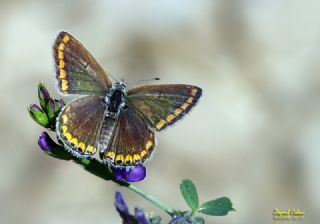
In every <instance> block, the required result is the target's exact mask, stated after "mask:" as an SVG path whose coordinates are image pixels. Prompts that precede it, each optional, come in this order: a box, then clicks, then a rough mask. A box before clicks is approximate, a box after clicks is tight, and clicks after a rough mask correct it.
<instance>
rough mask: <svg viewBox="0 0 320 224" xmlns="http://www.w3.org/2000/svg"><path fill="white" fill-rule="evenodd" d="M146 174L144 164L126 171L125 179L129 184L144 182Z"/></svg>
mask: <svg viewBox="0 0 320 224" xmlns="http://www.w3.org/2000/svg"><path fill="white" fill-rule="evenodd" d="M146 174H147V172H146V168H145V167H144V166H143V165H142V164H138V165H136V166H135V167H133V168H131V169H129V170H128V171H126V174H125V177H124V179H125V180H126V181H129V182H138V181H141V180H143V179H144V178H145V177H146Z"/></svg>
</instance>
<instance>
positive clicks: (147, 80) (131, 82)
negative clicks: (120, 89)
mask: <svg viewBox="0 0 320 224" xmlns="http://www.w3.org/2000/svg"><path fill="white" fill-rule="evenodd" d="M157 80H160V78H152V79H138V80H132V81H129V82H127V84H128V85H129V86H130V85H132V84H136V83H142V82H152V81H157Z"/></svg>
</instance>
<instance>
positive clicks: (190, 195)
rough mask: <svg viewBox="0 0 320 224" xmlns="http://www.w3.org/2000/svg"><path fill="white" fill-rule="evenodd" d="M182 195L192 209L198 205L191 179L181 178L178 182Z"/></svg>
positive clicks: (195, 190) (196, 194)
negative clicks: (179, 182)
mask: <svg viewBox="0 0 320 224" xmlns="http://www.w3.org/2000/svg"><path fill="white" fill-rule="evenodd" d="M180 190H181V193H182V196H183V197H184V199H185V200H186V202H187V204H188V205H189V207H190V208H191V209H192V210H196V209H197V208H198V207H199V200H198V192H197V189H196V187H195V186H194V184H193V183H192V181H191V180H188V179H185V180H182V182H181V184H180Z"/></svg>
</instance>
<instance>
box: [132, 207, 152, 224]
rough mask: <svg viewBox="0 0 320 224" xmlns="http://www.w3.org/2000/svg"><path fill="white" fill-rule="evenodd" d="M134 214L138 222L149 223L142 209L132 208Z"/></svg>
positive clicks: (139, 223) (140, 223)
mask: <svg viewBox="0 0 320 224" xmlns="http://www.w3.org/2000/svg"><path fill="white" fill-rule="evenodd" d="M134 216H135V218H136V220H137V223H138V224H149V221H148V220H147V218H146V216H145V214H144V212H143V210H142V209H140V208H135V209H134Z"/></svg>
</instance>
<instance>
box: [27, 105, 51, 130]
mask: <svg viewBox="0 0 320 224" xmlns="http://www.w3.org/2000/svg"><path fill="white" fill-rule="evenodd" d="M28 111H29V114H30V116H31V118H32V119H33V120H34V121H35V122H37V123H38V124H40V125H41V126H43V127H46V128H47V127H49V125H50V124H49V119H48V116H47V115H46V113H44V112H43V110H41V108H40V107H38V106H37V105H36V104H32V105H30V106H29V108H28Z"/></svg>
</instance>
